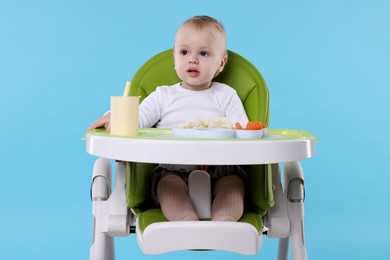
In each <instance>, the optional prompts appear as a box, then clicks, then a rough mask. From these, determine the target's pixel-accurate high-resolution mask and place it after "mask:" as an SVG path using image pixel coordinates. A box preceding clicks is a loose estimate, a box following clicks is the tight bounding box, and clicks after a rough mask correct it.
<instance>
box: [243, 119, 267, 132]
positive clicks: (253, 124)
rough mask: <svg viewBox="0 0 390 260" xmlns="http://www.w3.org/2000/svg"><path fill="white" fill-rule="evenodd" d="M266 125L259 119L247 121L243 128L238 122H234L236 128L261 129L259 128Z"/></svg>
mask: <svg viewBox="0 0 390 260" xmlns="http://www.w3.org/2000/svg"><path fill="white" fill-rule="evenodd" d="M266 127H267V126H266V124H265V123H261V122H260V121H255V122H251V121H249V122H248V123H247V124H246V126H245V128H243V127H242V125H241V124H240V123H239V122H237V123H236V129H237V130H261V129H263V128H266Z"/></svg>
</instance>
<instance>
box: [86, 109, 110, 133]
mask: <svg viewBox="0 0 390 260" xmlns="http://www.w3.org/2000/svg"><path fill="white" fill-rule="evenodd" d="M100 127H104V128H105V129H106V131H107V132H109V131H110V112H108V113H107V114H105V115H104V116H102V117H101V118H99V119H98V120H96V121H95V122H93V123H92V124H91V125H90V126H89V127H88V129H87V130H88V131H89V130H93V129H96V128H100Z"/></svg>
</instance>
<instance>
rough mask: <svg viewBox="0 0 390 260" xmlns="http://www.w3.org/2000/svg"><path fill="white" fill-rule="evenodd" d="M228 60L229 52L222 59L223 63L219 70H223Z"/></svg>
mask: <svg viewBox="0 0 390 260" xmlns="http://www.w3.org/2000/svg"><path fill="white" fill-rule="evenodd" d="M227 60H228V56H227V54H226V55H225V56H224V57H223V58H222V60H221V65H220V66H219V72H222V71H223V69H224V68H225V65H226V62H227Z"/></svg>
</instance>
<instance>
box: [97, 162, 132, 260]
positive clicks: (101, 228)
mask: <svg viewBox="0 0 390 260" xmlns="http://www.w3.org/2000/svg"><path fill="white" fill-rule="evenodd" d="M116 169H117V171H116V173H117V174H116V181H115V187H114V191H113V192H112V193H111V194H109V190H110V188H109V187H111V183H109V182H108V180H111V165H110V162H109V161H108V160H107V159H102V158H99V159H98V160H97V161H96V162H95V166H94V170H93V178H92V180H93V182H92V189H91V197H92V215H93V234H92V246H91V249H90V259H91V260H114V259H115V254H114V238H113V237H114V236H128V235H129V234H130V220H131V219H130V218H131V214H129V213H128V209H127V204H126V192H125V172H126V163H123V162H118V163H117V165H116ZM107 195H109V197H108V196H107Z"/></svg>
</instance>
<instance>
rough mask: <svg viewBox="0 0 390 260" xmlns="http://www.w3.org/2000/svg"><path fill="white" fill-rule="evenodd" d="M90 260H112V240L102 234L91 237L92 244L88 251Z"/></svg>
mask: <svg viewBox="0 0 390 260" xmlns="http://www.w3.org/2000/svg"><path fill="white" fill-rule="evenodd" d="M89 259H90V260H114V259H115V253H114V238H113V237H111V236H109V235H107V234H106V233H103V232H96V233H95V234H94V235H93V243H92V246H91V249H90V256H89Z"/></svg>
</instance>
